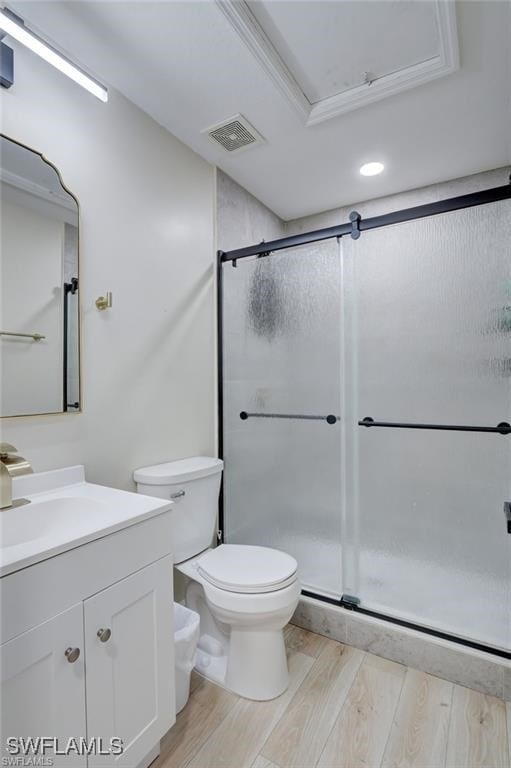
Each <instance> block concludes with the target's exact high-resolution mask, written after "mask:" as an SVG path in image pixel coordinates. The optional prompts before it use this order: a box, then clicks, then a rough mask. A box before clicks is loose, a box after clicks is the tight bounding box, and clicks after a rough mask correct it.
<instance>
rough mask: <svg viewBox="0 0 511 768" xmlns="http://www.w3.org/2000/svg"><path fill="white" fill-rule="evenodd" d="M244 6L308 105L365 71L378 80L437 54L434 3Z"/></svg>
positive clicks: (398, 0)
mask: <svg viewBox="0 0 511 768" xmlns="http://www.w3.org/2000/svg"><path fill="white" fill-rule="evenodd" d="M249 6H250V9H251V11H252V13H253V14H254V16H255V17H256V19H257V21H259V23H260V24H261V26H262V28H263V29H264V30H265V32H266V34H267V35H268V37H269V38H270V40H271V42H272V43H273V45H274V47H275V48H276V50H277V51H278V52H279V54H280V56H281V57H282V59H283V61H284V63H285V64H286V65H287V67H288V68H289V70H290V71H291V72H292V73H293V74H294V75H295V77H296V79H297V81H298V84H299V85H300V86H301V88H302V90H303V92H304V94H305V96H306V97H307V98H308V99H309V101H310V102H311V103H312V104H314V103H316V102H318V101H320V100H321V99H325V98H328V97H329V96H334V95H335V94H336V93H340V92H342V91H345V90H347V89H348V88H353V87H354V86H357V85H360V84H361V83H363V81H364V73H365V72H367V73H368V74H370V75H372V76H382V75H385V74H390V73H392V72H396V71H399V70H401V69H403V68H404V67H406V66H409V65H410V64H418V63H419V62H421V61H425V60H427V59H432V58H433V57H434V56H437V55H438V54H439V39H438V29H437V24H436V13H435V10H436V4H435V3H434V2H427V3H425V2H421V3H417V2H413V3H410V2H403V0H387V2H381V0H364V2H360V0H359V1H358V2H328V1H327V2H324V0H315V2H285V1H283V0H272V1H271V2H261V1H260V0H257V2H254V1H253V0H251V2H249ZM368 19H370V21H371V23H370V24H368V23H367V21H368ZM311 41H321V42H320V45H318V44H316V45H311Z"/></svg>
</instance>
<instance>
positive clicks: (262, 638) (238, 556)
mask: <svg viewBox="0 0 511 768" xmlns="http://www.w3.org/2000/svg"><path fill="white" fill-rule="evenodd" d="M269 563H271V565H272V566H273V575H272V577H271V579H270V580H269V579H268V573H269V567H270V566H269ZM177 569H178V570H179V571H180V572H181V573H182V574H184V575H185V576H186V577H187V578H188V580H189V581H188V585H187V588H186V604H187V605H188V606H189V607H190V608H192V609H193V610H196V611H197V612H198V613H199V616H200V617H201V631H200V639H199V645H198V651H197V663H196V668H197V670H198V671H199V672H200V673H201V674H203V675H205V676H206V677H208V678H210V679H211V680H214V681H215V682H216V683H219V684H220V685H223V686H225V687H226V688H229V689H230V690H232V691H234V692H236V693H237V694H239V695H240V696H244V697H245V698H248V699H256V700H259V701H261V700H266V699H273V698H275V697H276V696H280V694H282V693H283V692H284V691H285V690H286V689H287V686H288V682H289V680H288V668H287V659H286V650H285V646H284V634H283V631H282V630H283V628H284V627H285V625H286V624H287V623H288V621H289V619H290V618H291V616H292V615H293V613H294V610H295V608H296V606H297V604H298V599H299V596H300V584H299V581H298V578H297V574H296V560H294V558H292V557H290V556H289V555H286V554H285V553H283V552H279V551H278V550H274V549H269V548H267V547H253V546H246V545H233V544H222V545H220V546H219V547H217V548H216V549H212V550H208V551H206V552H205V553H203V554H201V555H199V556H198V557H195V558H192V559H191V560H189V561H186V562H184V563H181V564H180V565H178V566H177ZM219 574H221V583H219V579H218V576H219ZM269 581H270V583H269Z"/></svg>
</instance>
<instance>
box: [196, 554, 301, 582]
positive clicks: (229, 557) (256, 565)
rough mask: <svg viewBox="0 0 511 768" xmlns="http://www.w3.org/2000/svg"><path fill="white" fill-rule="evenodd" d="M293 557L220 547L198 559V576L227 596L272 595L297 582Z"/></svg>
mask: <svg viewBox="0 0 511 768" xmlns="http://www.w3.org/2000/svg"><path fill="white" fill-rule="evenodd" d="M297 566H298V564H297V562H296V560H295V559H294V557H291V555H287V554H286V553H285V552H280V551H279V550H278V549H270V548H269V547H252V546H249V545H247V544H221V545H220V546H219V547H216V549H210V550H209V551H208V552H206V554H204V555H202V557H200V558H199V562H198V564H197V570H198V572H199V573H200V575H201V576H202V577H203V578H204V579H206V580H207V581H209V583H210V584H213V586H215V587H218V588H219V589H225V590H227V591H229V592H244V593H257V592H275V591H276V590H277V589H284V587H287V586H288V585H289V584H292V583H293V582H294V581H295V580H296V569H297Z"/></svg>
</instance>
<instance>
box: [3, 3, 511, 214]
mask: <svg viewBox="0 0 511 768" xmlns="http://www.w3.org/2000/svg"><path fill="white" fill-rule="evenodd" d="M9 5H10V7H11V8H12V9H13V10H14V11H15V12H17V13H19V14H20V15H21V16H22V17H24V18H25V20H26V21H27V23H28V24H31V25H33V26H34V28H37V29H39V31H40V32H41V33H43V34H44V35H45V36H46V37H47V38H49V39H50V40H51V41H53V43H54V44H55V45H57V46H58V47H60V48H61V49H63V50H64V51H65V52H67V53H68V54H69V55H71V56H72V57H73V58H74V59H75V60H76V61H77V62H78V63H82V64H83V65H84V66H85V67H86V68H87V69H88V70H89V71H90V72H91V73H92V74H94V75H95V76H96V77H97V78H98V79H100V80H101V81H104V82H105V83H106V84H107V85H109V86H110V87H111V88H113V89H114V90H113V91H112V94H111V100H112V102H113V101H114V100H115V99H118V98H121V97H120V96H119V94H118V93H116V91H115V89H116V90H117V91H118V92H120V93H122V94H124V96H126V97H127V98H128V99H130V100H131V101H132V102H133V103H135V104H136V105H138V106H139V107H140V108H141V109H143V110H144V111H145V112H147V113H148V114H149V115H151V116H152V117H153V118H154V119H155V120H156V121H157V122H159V123H160V124H161V125H162V126H164V127H165V128H166V129H168V130H169V131H170V132H171V133H173V134H174V135H175V136H177V137H178V138H179V139H181V141H183V142H184V143H186V144H187V145H188V146H190V147H191V148H192V149H193V150H194V151H195V152H197V153H198V154H200V155H202V156H203V157H204V158H206V159H207V160H208V161H209V162H211V163H213V164H215V165H218V166H219V167H220V168H221V169H222V170H223V171H225V172H226V173H228V174H229V175H230V176H231V177H232V178H234V179H235V180H236V181H237V182H238V183H239V184H241V185H242V186H244V187H245V188H246V189H248V190H249V191H250V192H251V193H252V194H254V195H255V196H256V197H258V198H259V199H260V200H262V202H264V203H266V205H268V207H270V208H271V209H272V210H274V211H275V212H276V213H278V214H279V215H280V216H281V217H282V218H284V219H292V218H298V217H300V216H304V215H306V214H311V213H316V212H319V211H322V210H327V209H330V208H336V207H338V206H341V205H352V204H355V203H357V202H358V201H360V200H366V199H368V198H373V197H379V196H383V195H389V194H393V193H396V192H401V191H404V190H407V189H411V188H414V187H419V186H424V185H427V184H433V183H435V182H438V181H445V180H448V179H453V178H456V177H459V176H464V175H468V174H470V173H476V172H478V171H482V170H488V169H490V168H496V167H499V166H504V165H507V164H510V163H511V93H510V89H509V83H510V82H511V47H510V46H509V39H510V36H511V3H509V2H501V1H500V0H496V1H495V2H494V1H493V0H470V2H469V1H463V2H456V3H454V2H450V0H438V2H437V1H436V0H427V1H423V0H399V2H397V3H396V2H393V0H382V1H381V2H380V0H378V2H371V1H370V0H335V2H327V3H324V2H322V0H285V2H280V1H279V0H268V1H267V0H264V1H263V2H261V0H259V2H258V3H256V4H254V2H253V1H252V0H251V1H250V3H249V4H247V3H241V2H237V3H235V4H234V3H232V2H230V0H224V2H222V3H218V2H217V1H216V0H184V1H182V2H180V1H179V0H172V1H171V0H163V1H162V0H160V1H159V2H153V1H152V0H129V1H128V2H124V1H123V0H117V1H116V2H101V1H99V2H94V1H93V0H87V1H86V2H81V1H80V0H76V1H75V0H71V1H69V2H68V1H65V0H64V1H62V0H58V1H54V2H46V0H37V1H36V2H34V1H33V0H32V1H30V0H27V1H25V2H23V1H19V0H12V2H10V3H9ZM455 22H456V23H455ZM456 31H457V34H456ZM457 39H458V43H459V61H460V63H459V66H457V49H458V45H457V42H456V40H457ZM30 56H31V54H27V58H26V61H27V62H28V61H30V62H33V65H34V66H40V67H44V66H47V65H45V64H44V63H43V62H37V63H36V61H37V60H36V59H35V58H33V57H32V58H29V57H30ZM31 65H32V64H31ZM456 67H457V68H456ZM361 69H363V70H364V71H367V70H369V72H370V74H372V75H375V76H376V79H375V80H374V82H372V84H371V85H357V82H358V80H359V78H360V76H361V72H359V70H361ZM371 70H375V71H373V72H371ZM21 76H22V69H21V66H20V67H19V68H18V77H21ZM56 77H57V75H56ZM396 81H397V82H396ZM339 88H341V90H338V89H339ZM79 90H80V89H77V95H76V98H77V99H84V100H87V99H88V98H90V96H89V94H87V93H85V92H84V93H83V94H81V93H78V91H79ZM12 93H13V97H15V89H12ZM102 108H103V109H105V110H108V109H109V108H110V105H109V104H106V105H104V106H103V107H102ZM240 114H241V115H242V116H243V117H244V118H246V119H247V120H248V121H249V123H250V124H251V125H252V126H253V128H254V129H255V131H256V132H259V133H260V135H261V136H262V137H264V140H265V141H264V143H260V142H255V143H254V144H253V145H252V146H249V147H247V148H246V149H244V151H239V152H238V151H236V152H227V151H226V150H225V149H224V148H223V147H222V146H220V145H219V144H218V143H217V142H213V141H212V140H211V139H210V138H209V136H208V133H207V131H206V129H208V128H210V127H211V126H216V125H218V124H220V123H222V124H223V123H224V122H226V121H228V120H229V119H231V118H232V117H233V116H237V115H240ZM204 131H206V132H205V133H204ZM20 138H22V137H20ZM140 151H141V153H143V151H144V148H143V139H142V138H141V147H140ZM374 160H378V161H381V162H383V163H385V170H384V172H383V173H382V174H380V175H379V176H375V177H373V178H364V177H362V176H361V175H360V174H359V168H360V166H361V165H362V164H363V163H366V162H368V161H374ZM169 173H172V169H171V168H169Z"/></svg>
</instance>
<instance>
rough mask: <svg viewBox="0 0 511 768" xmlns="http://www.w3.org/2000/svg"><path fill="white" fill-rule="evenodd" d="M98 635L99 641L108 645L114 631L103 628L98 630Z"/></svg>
mask: <svg viewBox="0 0 511 768" xmlns="http://www.w3.org/2000/svg"><path fill="white" fill-rule="evenodd" d="M96 634H97V636H98V637H99V639H100V640H101V642H102V643H106V642H108V640H110V637H111V635H112V630H111V629H103V628H101V629H98V631H97V633H96Z"/></svg>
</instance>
